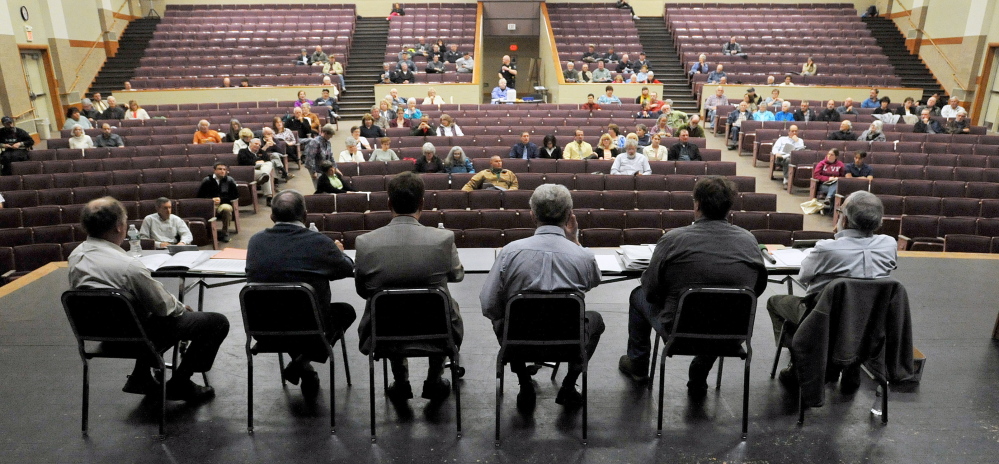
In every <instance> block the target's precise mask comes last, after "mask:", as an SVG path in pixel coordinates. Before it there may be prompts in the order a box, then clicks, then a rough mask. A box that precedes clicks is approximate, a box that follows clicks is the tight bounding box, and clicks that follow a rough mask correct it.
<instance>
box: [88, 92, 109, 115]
mask: <svg viewBox="0 0 999 464" xmlns="http://www.w3.org/2000/svg"><path fill="white" fill-rule="evenodd" d="M90 102H91V103H93V105H94V109H95V110H97V112H98V113H103V112H105V111H107V109H108V102H106V101H104V100H102V99H101V93H100V92H94V94H93V95H91V97H90Z"/></svg>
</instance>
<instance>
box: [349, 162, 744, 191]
mask: <svg viewBox="0 0 999 464" xmlns="http://www.w3.org/2000/svg"><path fill="white" fill-rule="evenodd" d="M504 158H506V157H505V154H504ZM613 164H614V161H612V160H595V159H594V160H564V159H560V160H553V159H547V158H535V159H531V160H525V159H520V158H506V159H504V160H503V167H504V168H505V169H509V170H511V171H513V172H514V173H515V174H517V175H518V176H521V175H523V174H526V173H534V174H553V173H562V174H570V175H572V174H610V169H611V165H613ZM649 165H650V166H651V167H652V174H653V175H672V174H685V175H694V176H699V175H718V176H735V172H736V167H735V166H736V165H735V163H734V162H732V161H651V162H649ZM472 166H473V167H474V168H475V170H476V171H481V170H483V169H487V168H488V167H489V160H488V159H482V158H478V159H473V160H472ZM337 167H338V168H339V169H340V171H341V172H343V173H344V175H345V176H371V175H394V174H398V173H400V172H405V171H411V170H412V168H413V162H412V161H408V160H401V161H389V162H387V163H385V162H380V161H378V162H370V161H368V162H364V163H339V164H337ZM432 175H436V174H427V175H425V176H432ZM444 175H446V174H444ZM614 177H615V178H617V177H621V178H624V177H628V176H614ZM640 177H641V178H647V177H649V176H640ZM425 178H427V177H425ZM553 178H554V177H553ZM428 182H429V181H428ZM613 182H615V183H614V185H622V186H626V185H634V183H630V184H629V182H628V181H625V180H616V181H613ZM642 182H657V181H648V180H646V181H642ZM754 185H755V184H754ZM590 190H600V189H590ZM617 190H620V189H617ZM627 190H636V189H627Z"/></svg>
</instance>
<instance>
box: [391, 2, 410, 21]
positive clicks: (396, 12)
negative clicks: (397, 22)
mask: <svg viewBox="0 0 999 464" xmlns="http://www.w3.org/2000/svg"><path fill="white" fill-rule="evenodd" d="M395 16H406V10H404V9H403V8H402V4H399V3H393V4H392V12H390V13H389V15H388V19H392V18H393V17H395Z"/></svg>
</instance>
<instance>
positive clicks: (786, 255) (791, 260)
mask: <svg viewBox="0 0 999 464" xmlns="http://www.w3.org/2000/svg"><path fill="white" fill-rule="evenodd" d="M811 251H812V249H811V248H808V249H807V250H802V249H798V248H784V249H782V250H774V251H773V253H772V254H773V256H774V259H776V260H777V265H778V266H781V267H801V261H802V260H803V259H805V257H806V256H808V253H810V252H811Z"/></svg>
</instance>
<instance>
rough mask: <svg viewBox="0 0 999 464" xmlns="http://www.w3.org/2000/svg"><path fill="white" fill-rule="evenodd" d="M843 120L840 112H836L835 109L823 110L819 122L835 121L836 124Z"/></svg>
mask: <svg viewBox="0 0 999 464" xmlns="http://www.w3.org/2000/svg"><path fill="white" fill-rule="evenodd" d="M842 119H843V118H842V116H840V115H839V111H836V110H835V109H831V110H830V109H828V108H827V109H824V110H822V112H821V113H819V119H818V120H819V121H834V122H839V121H841V120H842Z"/></svg>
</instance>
